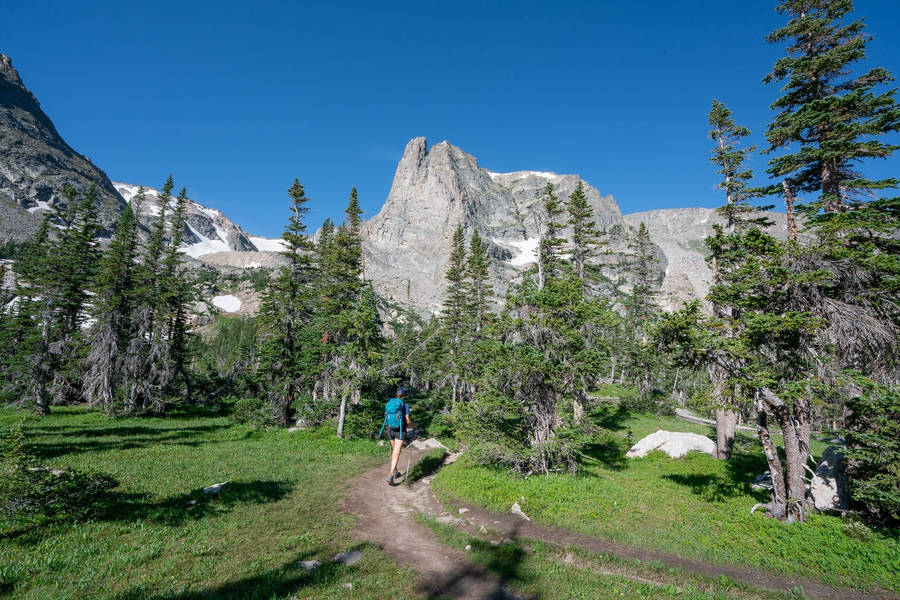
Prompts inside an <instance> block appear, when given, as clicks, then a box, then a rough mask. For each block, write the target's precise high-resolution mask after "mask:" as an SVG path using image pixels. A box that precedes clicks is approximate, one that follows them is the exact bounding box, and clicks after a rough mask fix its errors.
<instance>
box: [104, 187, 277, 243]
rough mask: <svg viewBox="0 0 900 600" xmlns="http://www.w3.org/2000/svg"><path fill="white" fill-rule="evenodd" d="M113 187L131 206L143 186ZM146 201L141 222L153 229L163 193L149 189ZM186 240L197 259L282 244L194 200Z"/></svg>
mask: <svg viewBox="0 0 900 600" xmlns="http://www.w3.org/2000/svg"><path fill="white" fill-rule="evenodd" d="M113 185H114V186H115V188H116V190H117V191H118V192H119V193H120V194H121V195H122V197H123V198H124V199H125V200H126V201H127V202H129V203H133V202H134V198H135V196H136V195H137V193H138V189H139V186H137V185H134V184H131V183H121V182H118V181H117V182H114V183H113ZM144 197H145V199H144V203H143V204H142V205H141V207H140V209H139V211H138V220H139V221H140V222H141V224H143V225H144V226H145V227H148V228H149V226H150V224H151V223H152V222H153V221H154V220H156V219H157V217H158V216H159V191H158V190H156V189H154V188H151V187H145V188H144ZM174 207H175V201H174V199H172V200H170V202H169V209H167V210H172V209H174ZM182 239H183V240H184V245H183V250H184V253H185V254H187V255H188V256H191V257H193V258H201V257H203V256H206V255H209V254H213V253H217V252H230V251H235V252H256V251H259V250H272V249H274V248H276V247H278V246H279V244H278V240H269V239H267V238H261V237H254V236H251V235H250V234H248V233H247V232H246V231H244V230H243V229H241V228H240V227H239V226H238V225H235V224H234V223H233V222H232V221H231V219H229V218H228V217H226V216H225V214H224V213H223V212H222V211H220V210H218V209H215V208H209V207H206V206H204V205H202V204H200V203H199V202H194V201H193V200H191V199H190V198H188V203H187V226H186V228H185V231H184V233H183V238H182ZM254 240H255V241H254ZM257 244H259V246H257Z"/></svg>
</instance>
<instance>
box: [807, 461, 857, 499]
mask: <svg viewBox="0 0 900 600" xmlns="http://www.w3.org/2000/svg"><path fill="white" fill-rule="evenodd" d="M845 467H846V461H845V460H844V453H843V452H842V451H841V449H840V448H839V447H837V446H828V447H827V448H825V452H823V453H822V460H821V462H819V466H818V467H816V474H815V476H813V478H812V481H811V482H810V485H809V493H810V495H811V496H812V498H813V502H814V503H815V505H816V508H817V509H818V510H826V511H827V510H846V509H847V498H848V496H849V491H848V485H847V475H846V473H845Z"/></svg>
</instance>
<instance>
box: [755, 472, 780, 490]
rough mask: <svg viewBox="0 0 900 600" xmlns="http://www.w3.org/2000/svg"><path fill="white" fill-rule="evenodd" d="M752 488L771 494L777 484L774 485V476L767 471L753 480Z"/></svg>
mask: <svg viewBox="0 0 900 600" xmlns="http://www.w3.org/2000/svg"><path fill="white" fill-rule="evenodd" d="M750 487H752V488H753V489H754V490H757V491H759V492H771V491H772V490H773V489H775V484H773V483H772V474H771V473H769V472H768V471H766V472H765V473H760V474H759V475H757V476H756V477H754V478H753V482H752V483H751V484H750Z"/></svg>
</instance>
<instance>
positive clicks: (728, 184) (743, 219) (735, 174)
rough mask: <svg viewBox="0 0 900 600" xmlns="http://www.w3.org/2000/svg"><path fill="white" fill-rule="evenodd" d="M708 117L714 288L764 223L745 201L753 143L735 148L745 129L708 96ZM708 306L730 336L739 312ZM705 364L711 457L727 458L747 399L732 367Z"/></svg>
mask: <svg viewBox="0 0 900 600" xmlns="http://www.w3.org/2000/svg"><path fill="white" fill-rule="evenodd" d="M708 120H709V124H710V126H712V129H711V130H710V132H709V138H710V139H711V140H713V142H714V146H713V149H712V156H711V157H710V159H709V160H710V162H712V163H713V164H714V165H716V166H717V167H718V168H719V169H718V173H719V174H720V175H721V177H722V179H721V181H720V182H719V183H718V186H717V187H718V188H719V189H721V190H722V191H724V192H725V204H724V205H723V206H721V207H720V208H718V209H717V212H718V213H719V214H721V215H722V216H723V217H725V227H724V229H723V228H722V227H720V226H718V225H716V226H715V232H716V233H715V235H714V236H712V237H710V238H707V245H708V247H709V249H710V256H709V262H710V266H711V268H712V274H713V287H715V286H717V285H719V284H720V283H721V281H722V277H721V275H722V271H723V270H724V269H728V268H730V267H729V265H732V266H734V260H733V257H734V255H740V254H741V248H742V245H743V237H742V236H743V233H744V232H745V231H746V230H747V229H748V228H749V227H752V226H765V225H767V224H768V223H769V221H768V220H767V219H766V218H765V217H762V216H759V217H754V216H752V212H753V207H751V206H750V204H749V199H750V198H753V197H756V196H758V195H759V194H760V192H759V191H758V190H756V189H753V188H749V187H748V185H747V184H748V182H749V181H750V180H751V179H752V177H753V171H752V170H751V169H749V168H747V167H746V161H747V157H748V155H750V154H752V153H753V151H754V150H755V147H754V146H750V147H748V148H741V147H740V142H741V140H742V139H743V138H745V137H747V136H748V135H750V130H749V129H747V128H746V127H741V126H739V125H736V124H735V122H734V118H733V117H732V113H731V110H729V109H728V107H727V106H725V105H724V104H722V103H721V102H719V101H718V100H713V102H712V108H711V109H710V111H709V115H708ZM711 304H712V312H713V315H714V316H715V317H716V318H718V319H719V320H720V321H719V325H718V326H717V327H715V328H714V329H715V330H716V331H719V332H720V333H721V335H723V336H726V337H731V336H732V328H733V323H732V321H733V319H734V318H736V317H737V316H738V314H737V313H736V312H735V311H734V309H733V308H732V307H729V306H725V305H723V304H722V303H720V302H717V301H715V299H713V300H712V303H711ZM735 365H737V363H735ZM706 368H707V371H708V373H709V378H710V381H711V383H712V386H713V387H712V398H711V400H712V404H713V406H714V407H715V417H716V456H717V458H719V459H722V460H728V459H729V458H730V457H731V451H732V448H733V447H734V439H735V429H736V426H737V421H738V416H739V413H738V411H739V409H740V408H742V407H743V406H745V405H746V404H747V402H746V401H745V400H746V399H745V398H742V397H741V394H740V388H739V386H738V385H736V382H735V381H734V380H733V379H732V372H733V370H734V369H733V368H732V369H726V368H724V367H723V366H722V364H720V363H719V362H717V361H710V362H709V363H708V364H706Z"/></svg>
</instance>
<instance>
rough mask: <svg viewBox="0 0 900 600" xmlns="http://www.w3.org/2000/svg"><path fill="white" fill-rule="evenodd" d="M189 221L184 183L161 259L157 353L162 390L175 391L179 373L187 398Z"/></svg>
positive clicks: (189, 387) (189, 385)
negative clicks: (185, 249) (184, 252)
mask: <svg viewBox="0 0 900 600" xmlns="http://www.w3.org/2000/svg"><path fill="white" fill-rule="evenodd" d="M186 224H187V190H186V189H185V188H184V187H182V188H181V191H180V192H179V194H178V197H177V198H176V199H175V209H174V211H173V213H172V224H171V230H170V234H169V245H168V247H167V248H166V253H165V256H164V258H163V263H162V273H161V279H160V281H161V283H162V286H161V291H162V294H161V298H160V300H161V305H160V314H161V315H163V317H164V327H165V328H164V331H163V335H162V336H158V337H157V341H158V342H159V343H161V344H164V346H165V348H164V349H161V351H159V352H158V353H157V354H158V356H159V357H160V362H159V364H158V365H157V366H156V369H157V372H158V373H159V374H160V376H159V378H158V382H157V385H159V387H160V389H161V390H167V391H168V392H170V393H174V391H175V390H172V389H171V386H172V384H173V382H174V380H175V377H176V376H178V377H179V378H180V379H181V383H182V386H183V390H184V391H183V395H184V398H185V400H186V401H188V402H191V401H192V395H191V382H190V377H189V376H188V372H187V362H188V347H189V343H190V341H189V335H188V332H187V318H188V302H189V301H190V300H191V286H190V283H189V282H188V280H187V277H186V274H185V272H184V269H183V267H182V266H181V263H182V258H181V242H182V239H183V236H184V228H185V225H186Z"/></svg>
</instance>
